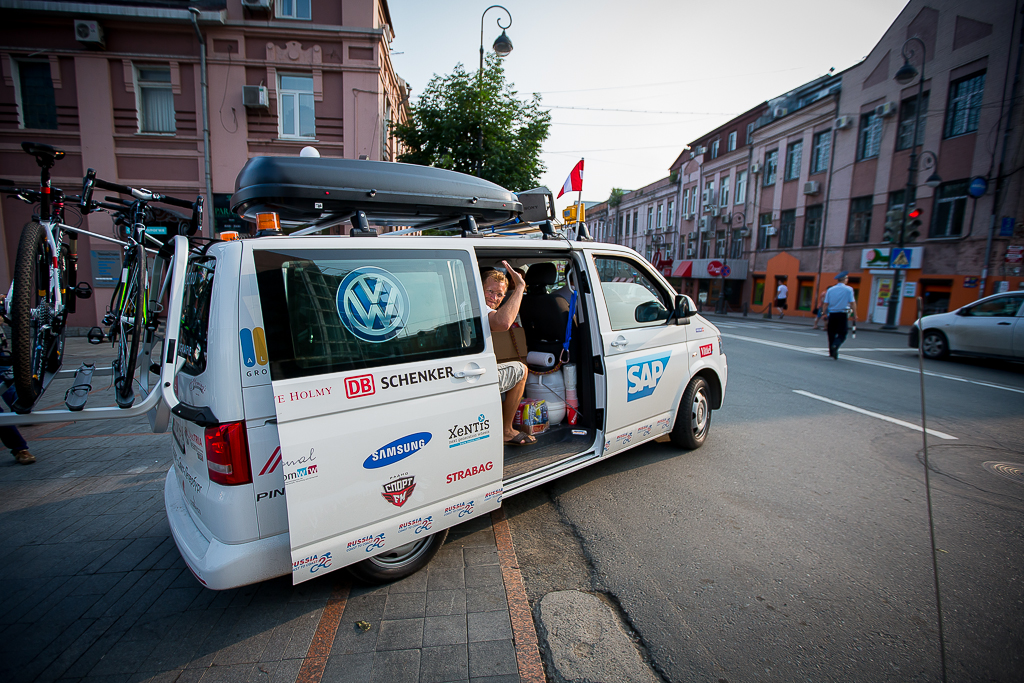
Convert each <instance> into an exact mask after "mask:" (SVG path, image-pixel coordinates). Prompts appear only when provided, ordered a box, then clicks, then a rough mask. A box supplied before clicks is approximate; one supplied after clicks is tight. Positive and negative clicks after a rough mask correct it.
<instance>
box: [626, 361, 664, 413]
mask: <svg viewBox="0 0 1024 683" xmlns="http://www.w3.org/2000/svg"><path fill="white" fill-rule="evenodd" d="M671 355H672V354H671V353H669V355H667V356H657V357H655V356H651V357H648V358H641V359H640V360H638V361H636V362H634V363H630V364H629V365H627V366H626V385H627V386H626V401H627V402H629V401H635V400H637V399H638V398H644V397H646V396H650V395H651V394H653V393H654V390H655V389H656V388H657V387H658V382H660V381H661V376H662V375H663V374H665V368H666V367H667V366H668V359H669V357H670V356H671Z"/></svg>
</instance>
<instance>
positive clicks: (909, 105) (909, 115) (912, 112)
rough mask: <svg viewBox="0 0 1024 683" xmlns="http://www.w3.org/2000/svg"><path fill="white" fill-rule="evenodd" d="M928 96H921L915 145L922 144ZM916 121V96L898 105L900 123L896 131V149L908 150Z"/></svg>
mask: <svg viewBox="0 0 1024 683" xmlns="http://www.w3.org/2000/svg"><path fill="white" fill-rule="evenodd" d="M928 95H929V93H924V94H922V95H921V121H920V126H921V127H920V128H919V129H918V131H917V144H918V145H923V144H924V130H925V128H927V126H926V125H925V124H926V123H927V121H928ZM916 120H917V95H915V96H913V97H908V98H907V99H905V100H903V102H901V103H900V123H899V128H897V129H896V149H897V150H901V149H910V139H911V136H913V135H914V122H915V121H916Z"/></svg>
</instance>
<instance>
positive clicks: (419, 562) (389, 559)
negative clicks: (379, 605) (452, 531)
mask: <svg viewBox="0 0 1024 683" xmlns="http://www.w3.org/2000/svg"><path fill="white" fill-rule="evenodd" d="M447 537H448V530H447V529H442V530H441V531H438V532H437V533H436V534H431V535H430V536H427V537H426V538H419V539H416V540H415V541H411V542H409V543H406V544H405V545H400V546H398V547H397V548H393V549H391V550H386V551H384V552H383V553H381V554H380V555H375V556H373V557H371V558H369V559H366V560H363V561H362V562H359V563H357V564H353V565H349V567H348V571H349V573H350V574H351V575H352V576H353V577H355V578H357V579H359V580H360V581H364V582H366V583H374V584H376V583H389V582H391V581H397V580H398V579H404V578H405V577H407V576H410V575H412V574H415V573H416V572H418V571H419V570H421V569H423V568H424V567H426V566H427V563H428V562H430V560H431V558H433V557H434V555H436V554H437V551H438V550H440V549H441V546H442V545H444V539H445V538H447Z"/></svg>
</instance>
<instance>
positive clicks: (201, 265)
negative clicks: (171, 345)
mask: <svg viewBox="0 0 1024 683" xmlns="http://www.w3.org/2000/svg"><path fill="white" fill-rule="evenodd" d="M216 267H217V260H216V259H215V258H213V257H212V256H203V257H200V258H194V259H190V260H189V262H188V270H186V271H185V296H184V299H183V301H182V306H181V331H180V333H179V340H178V341H179V343H178V355H179V356H181V357H182V358H184V359H185V365H184V366H182V370H183V371H184V372H186V373H188V374H190V375H199V374H202V373H203V372H204V371H205V370H206V350H207V349H206V336H207V331H208V329H209V327H210V299H211V294H212V293H213V274H214V270H215V269H216Z"/></svg>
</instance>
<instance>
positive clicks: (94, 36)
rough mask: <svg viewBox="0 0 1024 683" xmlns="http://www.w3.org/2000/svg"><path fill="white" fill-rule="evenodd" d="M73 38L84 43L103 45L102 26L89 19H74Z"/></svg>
mask: <svg viewBox="0 0 1024 683" xmlns="http://www.w3.org/2000/svg"><path fill="white" fill-rule="evenodd" d="M75 40H77V41H78V42H80V43H84V44H86V45H99V46H103V45H104V39H103V27H102V26H100V24H99V22H97V21H92V20H91V19H75Z"/></svg>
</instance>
